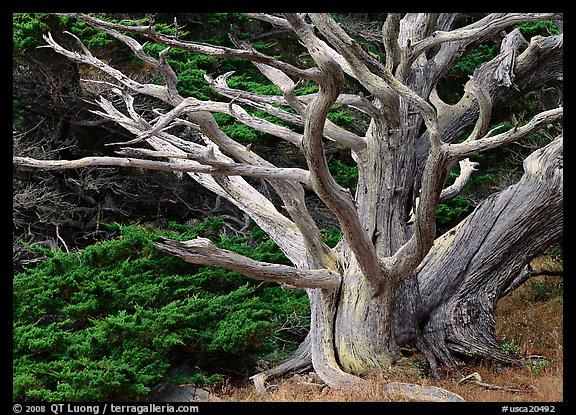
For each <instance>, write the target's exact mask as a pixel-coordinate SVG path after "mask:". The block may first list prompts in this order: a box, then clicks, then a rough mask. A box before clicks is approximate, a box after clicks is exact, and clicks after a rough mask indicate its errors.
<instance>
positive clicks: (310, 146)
mask: <svg viewBox="0 0 576 415" xmlns="http://www.w3.org/2000/svg"><path fill="white" fill-rule="evenodd" d="M286 17H287V19H288V21H289V22H290V24H291V25H292V26H293V27H294V29H295V31H296V32H297V33H298V34H299V36H300V38H301V39H302V40H303V41H304V43H305V44H306V47H307V48H308V50H309V51H310V54H311V55H312V58H313V59H314V60H315V61H316V63H317V64H318V65H319V67H320V68H321V70H322V71H323V73H324V74H325V79H324V80H323V82H321V83H320V91H319V92H318V95H317V96H316V98H315V99H314V100H313V101H312V102H311V103H310V104H308V106H307V117H306V124H305V126H304V141H303V145H304V150H305V153H306V159H307V162H308V167H309V169H310V182H311V185H312V187H313V189H314V190H315V192H316V194H318V196H319V197H320V198H321V199H322V200H323V201H324V203H326V205H327V206H328V207H329V208H330V209H331V210H332V211H333V212H334V214H335V215H336V217H337V218H338V221H339V222H340V226H341V228H342V231H343V233H344V235H345V237H346V239H347V240H348V242H349V244H350V247H351V249H352V251H353V252H354V255H355V257H356V259H357V261H358V263H359V265H360V268H361V269H362V271H363V274H364V275H365V277H366V278H367V279H368V281H370V283H371V284H372V286H373V288H374V289H376V290H379V288H380V285H381V283H382V280H381V279H380V275H379V271H380V269H379V263H378V258H377V256H376V250H375V248H374V245H373V244H372V241H371V239H370V238H369V237H368V235H367V233H366V232H365V230H364V228H363V227H362V225H361V222H360V218H359V217H358V211H357V209H356V205H355V203H354V200H353V198H352V195H351V194H350V192H349V191H348V190H346V189H344V188H342V187H341V186H340V185H338V184H337V183H336V181H335V180H334V178H333V177H332V175H331V174H330V171H329V169H328V164H327V162H326V158H325V156H324V147H323V145H322V131H323V130H324V123H325V120H326V116H327V115H328V112H329V111H330V107H331V106H332V104H333V103H334V101H335V100H336V97H337V96H338V94H339V93H340V91H341V88H342V82H343V78H342V72H341V70H340V67H339V66H338V65H337V64H336V63H335V62H334V61H333V60H332V59H331V58H330V56H329V55H327V54H325V53H324V50H323V48H321V47H320V45H319V44H318V42H317V38H316V36H315V35H314V34H313V32H312V30H311V29H310V27H307V26H306V25H305V24H304V22H302V21H301V20H300V19H299V18H298V17H297V16H295V15H291V14H287V15H286Z"/></svg>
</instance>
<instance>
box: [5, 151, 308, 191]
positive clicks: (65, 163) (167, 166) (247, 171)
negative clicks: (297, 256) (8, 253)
mask: <svg viewBox="0 0 576 415" xmlns="http://www.w3.org/2000/svg"><path fill="white" fill-rule="evenodd" d="M142 150H143V149H142ZM142 150H140V151H138V150H136V149H132V150H131V151H128V152H125V151H124V152H120V154H125V153H129V152H132V153H134V152H136V153H145V154H146V155H149V156H154V157H171V158H186V159H191V158H192V159H193V158H194V157H187V155H178V154H177V153H168V152H157V153H156V152H154V151H147V152H145V151H142ZM204 161H205V162H207V160H204ZM13 162H14V165H15V166H20V167H32V168H39V169H42V170H65V169H78V168H83V167H96V166H107V167H132V168H140V169H148V170H157V171H167V172H177V171H179V172H189V173H203V174H210V175H212V176H222V175H225V176H250V177H261V178H267V179H277V180H295V181H301V182H303V183H306V180H307V176H308V173H307V172H306V170H302V169H297V168H279V167H276V168H266V167H258V166H250V165H245V164H238V163H222V162H216V161H212V162H211V163H210V165H204V164H192V163H190V162H186V161H171V162H164V161H156V160H144V159H136V158H131V157H107V156H102V157H84V158H81V159H77V160H37V159H32V158H29V157H14V159H13Z"/></svg>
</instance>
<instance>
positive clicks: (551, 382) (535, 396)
mask: <svg viewBox="0 0 576 415" xmlns="http://www.w3.org/2000/svg"><path fill="white" fill-rule="evenodd" d="M538 261H542V259H539V260H538ZM556 266H557V264H556ZM560 266H561V264H560ZM560 281H561V279H560V278H559V277H537V278H534V279H532V280H531V281H529V282H528V283H526V284H524V285H523V286H521V287H520V288H518V289H517V290H516V291H514V292H513V293H512V294H511V295H509V296H507V297H504V298H502V299H501V300H500V301H499V303H498V305H497V309H496V312H495V320H496V335H497V338H498V339H499V340H500V341H501V342H502V344H503V345H504V346H503V347H507V348H509V349H510V350H511V351H513V352H516V353H518V354H520V355H521V356H539V357H535V358H534V360H533V363H532V364H528V363H527V364H525V365H524V366H523V367H505V366H501V365H496V364H489V363H473V364H468V365H466V366H464V367H463V368H462V373H463V375H469V374H471V373H474V372H478V374H479V375H480V376H481V378H482V381H483V382H484V383H486V384H490V385H493V386H496V387H501V388H510V389H514V390H517V392H514V391H509V390H503V389H496V388H495V389H490V388H487V387H485V386H481V385H479V384H477V383H463V384H458V380H459V378H443V379H441V380H437V379H434V378H432V377H428V376H422V375H420V374H417V373H414V372H411V373H409V372H401V373H398V374H395V375H393V376H392V375H384V374H375V375H373V376H369V377H367V378H366V379H367V380H368V382H367V384H366V386H365V387H363V388H361V389H356V390H352V391H342V390H335V389H330V388H327V387H325V386H323V385H321V384H320V385H318V384H317V383H318V382H316V381H314V379H306V378H289V379H282V380H278V381H276V382H275V384H274V386H273V387H272V388H271V392H270V393H268V394H267V395H266V396H260V395H259V394H258V393H257V392H256V391H255V389H254V386H253V385H252V383H251V382H249V381H246V383H245V384H242V385H236V386H233V387H232V386H221V387H220V390H214V393H215V394H216V395H218V396H220V397H221V398H222V399H223V400H225V401H232V402H332V401H337V402H389V401H390V398H389V397H387V396H385V395H383V394H382V393H381V389H382V386H383V385H384V384H386V383H388V382H391V381H399V382H410V383H416V384H419V385H423V386H437V387H440V388H443V389H447V390H449V391H451V392H454V393H457V394H458V395H460V396H462V397H463V398H464V399H465V400H466V401H468V402H562V401H563V398H564V396H563V375H564V372H563V298H562V289H561V285H559V283H560ZM396 401H397V400H396Z"/></svg>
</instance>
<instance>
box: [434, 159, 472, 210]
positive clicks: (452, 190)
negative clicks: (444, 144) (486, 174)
mask: <svg viewBox="0 0 576 415" xmlns="http://www.w3.org/2000/svg"><path fill="white" fill-rule="evenodd" d="M459 164H460V174H459V175H458V177H457V178H456V180H454V183H452V184H451V185H450V186H448V187H446V188H445V189H442V193H440V200H439V201H440V202H444V201H446V200H450V199H452V198H453V197H454V196H456V195H457V194H458V193H460V191H461V190H462V188H463V187H464V186H465V185H466V183H468V180H469V179H470V176H472V172H474V171H475V170H476V166H477V165H478V163H477V162H475V161H470V159H464V160H460V162H459Z"/></svg>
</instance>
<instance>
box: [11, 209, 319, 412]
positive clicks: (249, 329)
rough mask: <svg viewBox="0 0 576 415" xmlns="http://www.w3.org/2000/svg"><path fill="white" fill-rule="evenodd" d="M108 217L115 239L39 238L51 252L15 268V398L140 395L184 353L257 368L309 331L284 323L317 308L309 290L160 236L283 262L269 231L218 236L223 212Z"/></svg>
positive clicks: (227, 364) (166, 374) (207, 376)
mask: <svg viewBox="0 0 576 415" xmlns="http://www.w3.org/2000/svg"><path fill="white" fill-rule="evenodd" d="M112 226H113V227H115V228H117V230H119V231H120V233H121V237H119V238H118V239H114V240H110V241H105V242H101V243H98V244H95V245H92V246H89V247H87V248H85V249H83V250H82V251H79V252H75V253H74V252H71V253H65V252H61V251H56V250H49V249H46V248H38V249H37V250H38V251H40V252H42V253H43V254H44V255H45V256H46V259H45V260H44V261H42V262H40V263H39V264H38V265H37V266H36V267H34V268H30V269H27V270H25V271H24V272H22V273H20V274H18V275H15V276H14V284H13V286H14V309H13V316H14V317H13V340H14V348H13V350H14V352H13V380H14V386H13V399H14V400H40V401H47V402H51V401H76V400H81V401H104V400H143V399H145V397H146V394H147V393H148V392H149V391H150V389H151V388H152V387H153V386H154V385H155V384H157V383H159V382H162V381H171V380H172V381H174V379H173V376H172V375H170V373H169V372H170V369H171V368H173V367H174V366H175V365H177V364H179V362H182V361H183V360H185V359H189V358H194V356H198V358H199V357H200V356H202V357H203V358H206V357H209V358H212V360H217V361H219V362H221V365H220V367H226V368H229V369H230V370H234V371H243V372H246V373H251V372H252V371H253V367H254V362H255V361H256V360H257V359H258V358H259V357H261V356H263V355H265V354H268V353H271V352H273V351H275V350H278V349H279V348H285V347H286V346H287V345H292V344H297V343H298V342H299V341H301V340H302V339H303V337H302V336H303V335H305V333H302V332H301V331H300V332H297V331H292V332H286V331H282V332H280V331H279V330H278V329H279V327H280V326H281V324H283V323H284V322H285V320H286V318H287V316H290V315H292V314H294V313H298V314H299V315H302V316H303V320H306V319H307V316H309V308H308V302H307V297H306V296H305V294H304V293H303V292H301V291H286V290H283V289H281V288H280V287H279V286H278V285H277V284H273V283H266V282H261V281H254V280H251V279H249V278H246V277H244V276H242V275H240V274H237V273H234V272H231V271H226V270H223V269H220V268H214V267H203V266H195V265H192V264H188V263H185V262H183V261H181V260H179V259H177V258H175V257H172V256H168V255H165V254H163V253H161V252H159V251H157V250H156V249H155V247H154V240H156V239H157V238H159V237H170V238H173V239H180V240H185V239H190V238H194V237H196V236H203V237H208V238H211V239H212V240H213V241H214V243H216V244H217V245H219V246H222V247H225V248H226V249H231V250H236V249H237V248H239V247H242V250H240V249H238V250H239V251H242V252H241V253H243V254H245V255H249V256H251V257H253V258H255V259H260V260H270V261H279V262H280V261H284V262H287V260H286V258H285V257H284V256H283V254H282V253H281V252H280V250H279V249H278V248H277V247H276V246H275V245H274V244H273V243H272V242H271V241H270V240H267V239H265V238H264V235H263V233H260V234H258V232H255V235H252V239H251V240H252V244H253V246H252V247H246V245H245V244H246V242H247V238H225V237H221V236H220V235H219V233H220V232H219V231H220V229H221V227H222V221H221V220H219V219H212V220H208V221H206V222H204V223H202V224H201V225H200V226H198V227H190V226H185V225H177V224H174V223H171V224H169V227H168V228H167V229H163V230H160V229H156V228H146V227H143V226H138V225H130V226H120V225H112ZM308 318H309V317H308ZM277 331H278V332H277ZM202 369H203V368H202ZM219 376H222V373H216V372H214V373H205V374H204V373H203V374H202V376H201V377H202V379H205V380H206V381H215V379H218V378H219Z"/></svg>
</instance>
